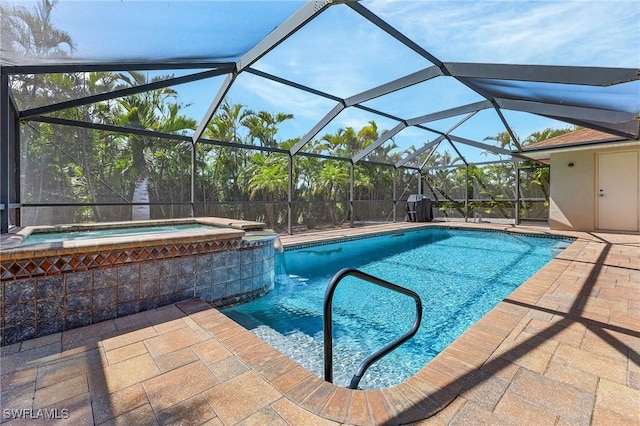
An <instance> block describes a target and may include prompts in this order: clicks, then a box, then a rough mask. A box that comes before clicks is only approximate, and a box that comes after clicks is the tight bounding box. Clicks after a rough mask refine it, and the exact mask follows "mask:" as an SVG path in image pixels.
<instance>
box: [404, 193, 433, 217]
mask: <svg viewBox="0 0 640 426" xmlns="http://www.w3.org/2000/svg"><path fill="white" fill-rule="evenodd" d="M432 220H433V208H432V207H431V199H430V198H428V197H426V196H424V195H420V194H411V195H409V198H408V199H407V221H409V222H431V221H432Z"/></svg>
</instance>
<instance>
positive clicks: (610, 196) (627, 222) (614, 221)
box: [596, 151, 639, 232]
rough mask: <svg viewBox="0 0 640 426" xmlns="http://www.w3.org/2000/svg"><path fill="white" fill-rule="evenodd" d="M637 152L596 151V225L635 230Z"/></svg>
mask: <svg viewBox="0 0 640 426" xmlns="http://www.w3.org/2000/svg"><path fill="white" fill-rule="evenodd" d="M638 185H639V183H638V152H637V151H630V152H629V151H628V152H614V153H607V154H599V155H598V186H597V187H596V190H597V195H596V197H597V199H598V201H597V205H598V229H602V230H610V231H632V232H633V231H638V197H639V195H638Z"/></svg>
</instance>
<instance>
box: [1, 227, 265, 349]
mask: <svg viewBox="0 0 640 426" xmlns="http://www.w3.org/2000/svg"><path fill="white" fill-rule="evenodd" d="M274 261H275V248H274V246H273V241H272V240H271V239H264V240H249V241H245V240H242V239H230V240H218V241H208V242H196V243H176V244H167V245H161V246H155V247H153V246H150V247H145V248H139V249H120V250H106V251H104V252H94V253H87V254H84V253H75V254H52V255H51V256H45V257H38V258H33V259H25V260H19V261H8V262H6V263H2V270H1V271H2V281H1V285H2V293H1V296H2V307H1V309H2V311H1V313H2V322H1V335H2V345H3V346H4V345H7V344H11V343H16V342H20V341H24V340H27V339H31V338H34V337H40V336H45V335H48V334H52V333H57V332H60V331H64V330H69V329H73V328H77V327H82V326H86V325H89V324H92V323H95V322H100V321H105V320H109V319H113V318H117V317H120V316H124V315H129V314H133V313H137V312H140V311H144V310H148V309H154V308H157V307H159V306H164V305H168V304H171V303H175V302H177V301H180V300H184V299H188V298H192V297H194V296H195V297H200V298H201V299H202V300H204V301H207V302H211V303H212V304H214V305H215V306H225V305H228V304H236V303H241V302H245V301H248V300H252V299H255V298H256V297H259V296H261V295H263V294H265V293H267V292H268V291H270V290H271V289H272V288H273V285H274V276H275V272H274V271H275V265H274Z"/></svg>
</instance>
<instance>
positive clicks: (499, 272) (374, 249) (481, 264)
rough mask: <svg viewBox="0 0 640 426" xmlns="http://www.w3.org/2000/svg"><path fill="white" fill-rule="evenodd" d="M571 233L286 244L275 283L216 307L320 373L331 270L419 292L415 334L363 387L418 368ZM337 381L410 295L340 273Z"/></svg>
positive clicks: (408, 304) (395, 324)
mask: <svg viewBox="0 0 640 426" xmlns="http://www.w3.org/2000/svg"><path fill="white" fill-rule="evenodd" d="M568 244H569V241H568V240H562V239H556V238H539V237H533V236H524V235H515V234H510V233H499V232H480V231H467V230H457V229H442V228H430V229H427V230H421V231H413V232H406V233H403V234H394V235H387V236H379V237H373V238H366V239H360V240H355V241H348V242H341V243H334V244H327V245H320V246H315V247H306V248H299V249H294V250H288V251H285V253H284V255H283V256H281V257H279V259H277V260H276V263H277V264H276V269H277V271H278V278H277V281H276V286H275V289H274V290H273V291H272V292H271V293H269V294H268V295H267V296H264V297H263V298H261V299H259V300H256V301H253V302H250V303H247V304H244V305H238V306H235V307H232V308H226V309H224V310H223V312H224V313H225V314H226V315H228V316H229V317H231V318H233V319H234V320H236V321H237V322H239V323H240V324H242V325H243V326H244V327H246V328H248V329H250V330H251V331H252V332H253V333H255V334H256V335H258V336H259V337H261V338H262V339H264V340H265V341H267V342H268V343H270V344H271V345H273V346H274V347H276V348H277V349H279V350H280V351H282V352H283V353H285V354H286V355H288V356H290V357H291V358H293V359H294V360H296V361H297V362H299V363H300V364H301V365H302V366H304V367H305V368H307V369H308V370H310V371H312V372H313V373H315V374H317V375H318V376H320V377H322V371H323V369H322V367H323V360H322V356H323V342H322V333H323V331H322V305H323V298H324V292H325V289H326V287H327V284H328V283H329V280H330V279H331V277H332V276H333V274H335V273H336V272H337V271H338V270H340V269H342V268H344V267H356V268H359V269H361V270H363V271H365V272H367V273H369V274H372V275H375V276H379V277H381V278H383V279H385V280H388V281H391V282H393V283H395V284H398V285H401V286H403V287H407V288H409V289H411V290H414V291H415V292H417V293H418V294H419V295H420V297H421V299H422V303H423V306H424V315H423V320H422V324H421V327H420V330H419V331H418V333H417V334H416V336H415V337H414V338H413V339H411V340H410V341H409V342H407V343H405V344H404V345H403V346H401V347H400V348H398V349H397V350H396V351H394V352H392V353H391V354H389V355H388V356H386V357H385V358H383V359H382V360H380V361H378V362H377V363H375V364H373V366H372V367H371V368H370V369H369V370H368V372H367V374H365V376H364V378H363V379H362V381H361V383H360V387H361V388H363V389H371V388H380V387H387V386H392V385H395V384H398V383H401V382H402V381H404V380H406V379H407V378H409V377H411V376H412V375H413V374H415V373H416V372H417V371H418V370H419V369H420V368H422V367H423V366H424V365H425V363H427V362H428V361H429V360H431V359H432V358H433V357H435V356H436V355H437V354H438V353H439V352H440V351H442V350H443V349H444V348H445V347H446V346H448V345H449V344H450V343H451V342H452V341H453V340H455V339H456V338H457V337H458V336H459V335H461V334H462V333H463V332H464V331H465V330H466V329H467V328H468V327H469V326H471V325H472V324H473V323H475V322H476V321H477V320H478V319H480V318H481V317H482V316H483V315H484V314H485V313H486V312H488V311H489V310H490V309H491V308H493V307H494V306H495V305H496V304H497V303H498V302H499V301H500V300H502V299H503V298H505V297H506V296H507V295H508V294H509V293H511V292H512V291H513V290H514V289H515V288H517V287H518V286H519V285H520V284H522V283H523V282H524V281H526V280H527V278H529V277H530V276H531V275H533V274H534V273H535V272H536V271H537V270H538V269H540V268H541V267H542V266H543V265H544V264H546V263H547V262H548V261H549V260H551V259H552V258H553V257H554V256H555V255H556V254H557V253H558V252H559V251H561V250H562V249H563V248H564V247H566V246H567V245H568ZM333 306H334V307H333V312H334V383H335V384H337V385H340V386H347V385H348V383H349V381H350V379H351V376H352V375H353V373H354V372H355V371H356V369H357V367H358V365H359V363H360V362H361V361H362V360H363V359H364V358H365V357H367V356H368V355H370V354H371V353H373V352H374V351H376V350H377V349H379V348H380V347H382V346H383V345H385V344H387V343H389V342H390V341H392V340H393V339H395V338H397V337H398V336H400V335H401V334H403V333H404V332H406V331H407V330H408V329H409V328H410V326H411V324H412V321H413V317H414V312H415V307H414V306H415V305H414V303H413V301H412V300H411V299H409V298H407V297H406V296H403V295H399V294H396V293H391V292H390V291H389V290H386V289H383V288H379V287H375V286H371V285H370V284H367V283H364V282H362V281H358V280H356V279H354V278H346V279H345V280H344V282H343V283H341V284H340V286H339V287H338V288H337V290H336V293H335V296H334V303H333Z"/></svg>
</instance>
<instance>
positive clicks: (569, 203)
mask: <svg viewBox="0 0 640 426" xmlns="http://www.w3.org/2000/svg"><path fill="white" fill-rule="evenodd" d="M634 148H635V147H621V148H612V149H600V150H598V149H593V150H577V151H572V152H560V153H555V154H551V157H550V160H551V182H550V184H551V185H550V194H549V227H550V228H551V229H556V230H573V231H594V230H596V227H597V216H596V215H597V209H596V192H597V188H596V184H597V179H598V176H597V160H596V159H597V155H598V154H600V153H605V152H619V151H637V152H640V148H635V149H634ZM569 163H573V167H569V166H568V165H569Z"/></svg>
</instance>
